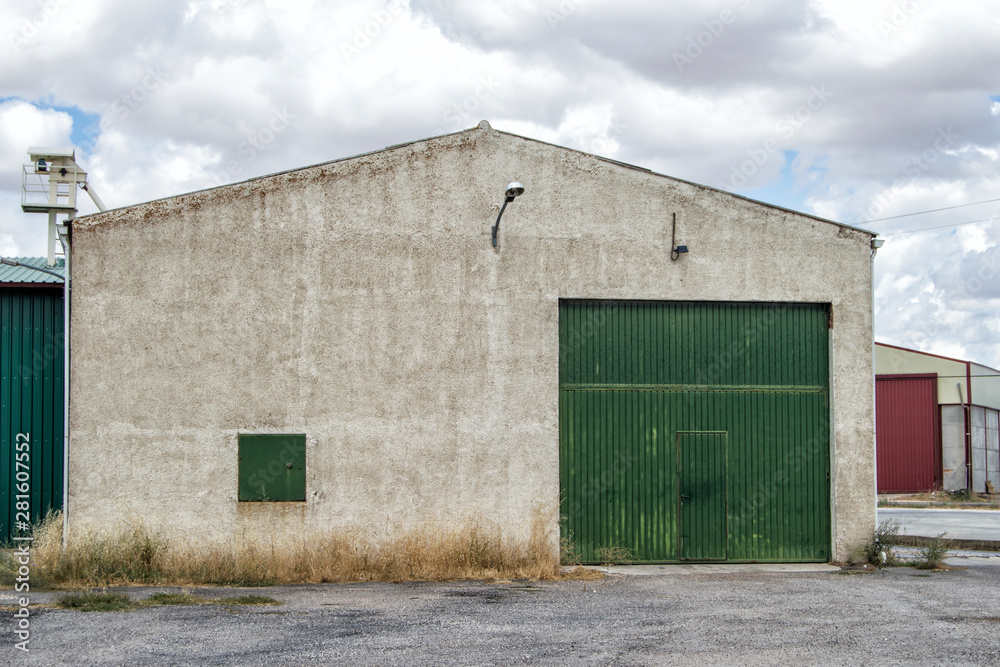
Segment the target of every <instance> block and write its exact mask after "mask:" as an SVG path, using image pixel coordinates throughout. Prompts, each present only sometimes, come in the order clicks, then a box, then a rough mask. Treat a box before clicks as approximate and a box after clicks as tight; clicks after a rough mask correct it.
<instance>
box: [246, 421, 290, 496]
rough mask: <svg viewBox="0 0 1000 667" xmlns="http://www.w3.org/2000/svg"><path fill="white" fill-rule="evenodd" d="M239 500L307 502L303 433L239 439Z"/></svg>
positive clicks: (251, 435)
mask: <svg viewBox="0 0 1000 667" xmlns="http://www.w3.org/2000/svg"><path fill="white" fill-rule="evenodd" d="M239 499H240V500H241V501H302V500H305V499H306V436H305V434H302V433H267V434H248V433H241V434H240V435H239Z"/></svg>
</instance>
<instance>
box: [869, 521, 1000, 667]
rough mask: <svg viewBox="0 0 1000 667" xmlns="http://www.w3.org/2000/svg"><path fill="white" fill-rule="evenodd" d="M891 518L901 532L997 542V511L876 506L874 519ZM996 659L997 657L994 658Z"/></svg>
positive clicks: (999, 525)
mask: <svg viewBox="0 0 1000 667" xmlns="http://www.w3.org/2000/svg"><path fill="white" fill-rule="evenodd" d="M888 519H894V520H895V521H897V522H898V523H899V525H900V528H901V529H902V530H901V531H900V532H901V533H902V534H904V535H918V536H921V537H937V536H938V535H940V534H941V533H947V537H948V538H950V539H956V540H981V541H994V542H1000V510H970V509H958V510H953V509H934V508H928V509H916V508H914V509H910V508H902V507H880V508H879V509H878V521H879V523H881V522H882V521H886V520H888ZM998 662H1000V660H998Z"/></svg>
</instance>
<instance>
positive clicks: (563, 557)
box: [559, 536, 583, 565]
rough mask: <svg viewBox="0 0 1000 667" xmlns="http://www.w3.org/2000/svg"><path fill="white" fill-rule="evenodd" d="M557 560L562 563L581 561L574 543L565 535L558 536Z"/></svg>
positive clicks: (577, 563) (569, 563) (573, 563)
mask: <svg viewBox="0 0 1000 667" xmlns="http://www.w3.org/2000/svg"><path fill="white" fill-rule="evenodd" d="M559 562H560V563H562V564H563V565H579V564H580V563H582V562H583V561H582V560H581V559H580V552H579V551H578V550H577V548H576V543H575V542H573V541H572V540H571V539H570V538H568V537H565V536H564V537H561V538H559Z"/></svg>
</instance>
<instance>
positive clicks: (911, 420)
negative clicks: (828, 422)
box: [875, 375, 941, 493]
mask: <svg viewBox="0 0 1000 667" xmlns="http://www.w3.org/2000/svg"><path fill="white" fill-rule="evenodd" d="M938 419H939V414H938V404H937V376H936V375H880V376H878V377H877V378H876V380H875V422H876V429H877V439H876V453H877V461H878V492H879V493H905V492H911V491H931V490H933V489H937V488H940V487H941V439H940V438H941V428H940V425H939V423H938Z"/></svg>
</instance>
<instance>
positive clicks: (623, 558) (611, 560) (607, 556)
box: [597, 544, 635, 565]
mask: <svg viewBox="0 0 1000 667" xmlns="http://www.w3.org/2000/svg"><path fill="white" fill-rule="evenodd" d="M597 560H599V561H600V562H601V564H602V565H620V564H628V563H631V562H632V561H633V560H635V559H634V558H633V556H632V552H631V551H630V550H629V548H628V547H623V546H621V545H620V544H615V545H612V546H609V547H601V548H600V549H598V550H597Z"/></svg>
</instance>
